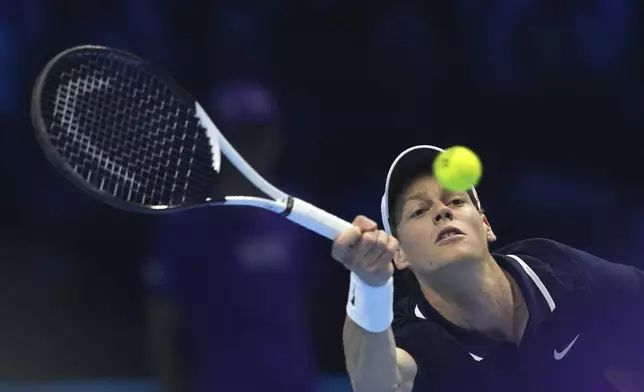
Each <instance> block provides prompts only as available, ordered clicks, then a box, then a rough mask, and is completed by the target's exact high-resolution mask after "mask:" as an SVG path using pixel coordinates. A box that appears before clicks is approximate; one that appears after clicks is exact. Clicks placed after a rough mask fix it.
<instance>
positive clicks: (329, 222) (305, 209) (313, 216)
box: [286, 197, 352, 241]
mask: <svg viewBox="0 0 644 392" xmlns="http://www.w3.org/2000/svg"><path fill="white" fill-rule="evenodd" d="M286 217H287V218H288V219H289V220H291V221H292V222H295V223H297V224H298V225H300V226H303V227H306V228H307V229H309V230H311V231H314V232H316V233H318V234H320V235H321V236H324V237H326V238H328V239H330V240H331V241H334V240H335V239H336V238H337V237H338V236H339V235H340V234H341V233H342V232H343V231H344V230H346V229H348V228H351V227H352V225H351V223H349V222H347V221H345V220H343V219H340V218H338V217H337V216H335V215H332V214H329V213H328V212H326V211H324V210H322V209H320V208H318V207H316V206H314V205H313V204H310V203H307V202H305V201H304V200H301V199H298V198H296V197H293V207H292V209H291V213H290V214H289V215H287V216H286Z"/></svg>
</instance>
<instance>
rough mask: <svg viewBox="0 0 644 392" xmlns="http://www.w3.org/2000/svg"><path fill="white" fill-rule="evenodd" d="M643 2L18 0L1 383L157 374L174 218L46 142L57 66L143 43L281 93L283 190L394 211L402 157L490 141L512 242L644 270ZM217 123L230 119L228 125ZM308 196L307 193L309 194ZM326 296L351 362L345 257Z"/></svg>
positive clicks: (343, 205) (491, 182)
mask: <svg viewBox="0 0 644 392" xmlns="http://www.w3.org/2000/svg"><path fill="white" fill-rule="evenodd" d="M643 10H644V9H643V6H642V3H640V2H636V1H634V0H593V1H586V2H580V1H577V2H575V1H568V2H554V1H546V0H520V1H516V0H514V1H510V0H503V1H493V2H486V3H480V2H475V1H471V0H455V1H443V0H440V1H433V2H420V1H384V0H383V1H376V2H367V1H344V2H340V1H334V0H311V1H294V0H282V1H279V0H272V1H268V0H265V1H260V0H255V1H252V0H248V1H198V0H182V1H174V0H156V1H153V0H122V1H117V0H109V1H108V0H102V1H98V0H74V1H70V0H67V1H60V0H24V1H13V2H3V3H2V5H0V51H1V56H0V86H1V88H0V123H1V132H0V183H1V184H2V203H0V209H1V211H2V219H1V220H0V233H1V237H0V268H1V271H0V314H2V320H3V321H2V322H0V347H1V348H2V349H1V350H0V378H3V379H7V378H10V379H41V378H65V379H69V378H86V377H121V376H122V377H145V376H148V375H149V371H148V369H147V366H146V363H145V360H144V355H143V350H142V348H141V342H142V341H143V339H144V329H143V322H142V319H143V310H142V306H143V298H144V289H143V287H142V283H141V280H142V279H141V270H142V263H143V261H144V259H145V252H146V249H147V248H146V247H147V246H148V245H149V239H150V233H151V232H152V231H153V228H154V225H156V224H157V220H155V219H153V218H150V217H147V216H137V215H132V214H127V213H123V212H120V211H116V210H114V209H112V208H109V207H106V206H104V205H101V204H98V203H97V202H94V201H93V200H90V199H89V198H88V197H86V196H85V195H83V194H81V193H80V192H78V191H77V190H76V189H75V188H73V187H72V186H71V185H69V184H68V183H67V182H65V181H64V180H63V179H62V178H61V177H60V176H59V175H58V174H57V173H55V172H54V170H53V169H52V168H51V167H50V166H49V165H48V163H47V162H46V161H45V160H44V158H43V157H42V156H41V154H40V151H39V150H38V147H37V145H36V144H35V140H34V138H33V131H32V128H31V125H30V119H29V100H30V93H31V88H32V85H33V81H34V79H35V77H36V76H37V73H38V72H39V70H40V69H41V67H42V66H43V65H44V63H45V62H46V61H47V60H48V59H49V58H51V57H52V56H53V55H55V54H56V53H58V52H59V51H61V50H63V49H66V48H68V47H70V46H74V45H79V44H87V43H92V44H104V45H110V46H115V47H118V48H121V49H125V50H129V51H132V52H134V53H136V54H138V55H140V56H142V57H144V58H147V59H149V60H150V61H152V62H154V63H156V64H158V65H160V66H161V67H163V68H165V69H167V70H168V71H169V72H170V73H171V74H173V75H174V76H175V77H176V78H177V79H178V81H179V82H180V83H181V84H182V85H183V86H184V87H185V88H186V89H187V90H188V91H190V92H191V93H192V94H193V95H195V97H197V99H198V100H199V101H202V102H208V100H209V99H210V97H211V95H212V92H213V89H214V88H215V87H216V86H217V85H219V84H221V83H224V82H225V81H227V80H230V79H231V78H245V79H252V80H256V81H259V82H261V83H263V84H264V85H266V86H267V87H268V88H270V89H271V91H272V92H273V94H274V95H275V97H276V100H277V102H278V103H279V106H280V121H281V125H282V129H283V130H284V132H285V141H286V148H285V149H284V151H283V153H282V155H281V156H280V163H281V165H280V170H279V171H278V173H276V174H275V175H274V176H272V177H271V178H270V180H271V181H272V182H274V183H275V184H276V185H278V186H282V185H283V186H285V187H287V184H289V185H290V184H296V185H297V186H296V188H297V189H298V191H300V192H303V193H304V194H305V195H306V198H307V200H308V201H310V202H313V203H314V204H317V205H320V206H321V207H323V208H325V209H327V210H329V211H332V212H334V213H337V214H338V215H340V216H342V217H343V218H345V219H348V220H350V219H352V218H353V217H354V216H355V215H356V214H366V215H368V216H370V217H372V218H373V219H375V220H378V219H379V210H378V205H379V201H380V195H381V192H382V189H383V187H384V177H385V175H386V172H387V169H388V166H389V164H390V162H391V161H392V160H393V158H395V156H396V155H397V154H398V153H399V152H400V151H402V150H403V149H404V148H406V147H408V146H411V145H413V144H417V143H423V144H437V145H440V146H443V147H447V146H450V145H455V144H465V145H467V146H469V147H471V148H473V149H474V150H475V151H477V152H478V153H479V154H480V157H481V159H482V161H483V163H484V176H483V180H482V183H481V185H480V193H481V197H482V201H483V205H484V207H485V208H486V210H487V211H488V215H489V219H490V221H491V223H492V225H493V228H494V229H495V230H496V233H497V235H498V237H499V242H500V244H505V243H508V242H511V241H513V240H517V239H521V238H526V237H532V236H545V237H549V238H553V239H556V240H558V241H561V242H564V243H567V244H569V245H572V246H576V247H580V248H582V249H584V250H588V251H591V252H594V253H595V254H597V255H599V256H602V257H605V258H608V259H610V260H613V261H616V262H621V263H627V264H635V265H640V266H643V265H644V261H642V260H641V255H642V254H643V252H642V250H643V248H644V245H642V244H643V243H644V242H643V241H642V240H641V238H642V237H643V236H644V206H643V205H642V201H643V198H642V191H643V190H644V181H642V167H643V165H644V154H642V152H641V145H642V143H641V141H640V134H641V129H642V126H643V125H644V110H643V108H644V72H643V69H644V50H643V49H642V48H644V30H643V28H642V26H644V24H643V23H642V22H643ZM215 121H217V120H216V119H215ZM298 195H299V194H298ZM306 235H308V236H310V239H311V241H313V243H314V245H312V246H311V248H310V255H309V257H310V258H311V259H312V260H313V259H315V260H322V261H321V262H322V263H324V265H325V266H326V267H325V268H326V273H324V274H321V275H320V281H319V282H317V283H318V284H319V287H318V288H317V289H316V291H315V294H314V295H312V296H311V298H310V301H311V305H310V306H309V307H308V308H307V309H309V312H310V322H309V325H310V331H309V333H310V336H311V338H312V339H313V343H314V346H315V355H316V358H317V367H318V371H319V372H320V373H333V372H340V373H341V372H343V371H344V365H343V357H342V346H341V329H342V320H343V317H344V301H345V299H346V280H347V274H346V272H345V271H344V270H343V269H342V268H341V267H339V266H338V265H336V264H335V263H334V262H333V261H332V260H331V258H330V256H329V255H330V247H329V246H330V243H329V242H328V241H326V240H325V239H323V238H318V237H317V236H315V235H314V234H312V233H307V234H306Z"/></svg>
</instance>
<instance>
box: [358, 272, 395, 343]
mask: <svg viewBox="0 0 644 392" xmlns="http://www.w3.org/2000/svg"><path fill="white" fill-rule="evenodd" d="M393 299H394V283H393V276H392V277H390V278H389V279H388V280H387V281H386V283H385V284H384V285H381V286H371V285H368V284H367V283H365V282H364V281H363V280H362V279H361V278H360V277H359V276H358V274H356V273H355V272H351V275H350V278H349V298H348V300H347V307H346V310H347V316H349V318H350V319H351V320H353V322H355V323H356V324H357V325H359V326H360V327H361V328H363V329H365V330H367V331H369V332H383V331H385V330H387V329H388V328H389V327H390V326H391V322H392V321H393V318H394V314H393Z"/></svg>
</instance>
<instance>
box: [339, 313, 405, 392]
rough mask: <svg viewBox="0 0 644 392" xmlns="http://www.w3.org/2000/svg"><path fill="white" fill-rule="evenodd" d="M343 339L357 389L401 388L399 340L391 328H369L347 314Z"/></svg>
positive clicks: (388, 390)
mask: <svg viewBox="0 0 644 392" xmlns="http://www.w3.org/2000/svg"><path fill="white" fill-rule="evenodd" d="M343 342H344V355H345V358H346V363H347V371H348V373H349V377H350V378H351V385H352V386H353V389H354V391H355V392H363V391H364V392H380V391H382V392H392V391H398V390H399V385H400V376H399V374H398V366H397V361H396V344H395V341H394V336H393V333H392V331H391V328H389V329H387V330H385V331H384V332H377V333H374V332H368V331H366V330H364V329H362V328H361V327H360V326H358V325H357V324H356V323H355V322H353V321H352V320H351V319H350V318H349V317H347V318H346V320H345V322H344V331H343Z"/></svg>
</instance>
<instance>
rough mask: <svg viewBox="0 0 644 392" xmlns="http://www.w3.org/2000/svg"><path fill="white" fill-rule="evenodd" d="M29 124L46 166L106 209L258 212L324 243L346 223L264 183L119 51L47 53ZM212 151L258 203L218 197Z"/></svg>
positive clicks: (185, 104) (186, 100) (209, 124)
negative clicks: (245, 183)
mask: <svg viewBox="0 0 644 392" xmlns="http://www.w3.org/2000/svg"><path fill="white" fill-rule="evenodd" d="M31 118H32V122H33V126H34V129H35V131H36V137H37V140H38V142H39V144H40V146H41V148H42V150H43V151H44V153H45V155H46V156H47V158H48V159H49V161H50V162H51V163H52V164H53V165H54V166H55V167H56V168H58V169H59V170H60V171H61V172H62V173H63V174H64V175H65V176H66V177H67V178H68V179H69V180H71V181H72V182H73V183H74V184H75V185H76V186H78V187H79V188H80V189H82V190H84V191H86V192H89V194H90V195H92V196H93V197H95V198H97V199H99V200H101V201H103V202H105V203H107V204H110V205H112V206H114V207H116V208H119V209H123V210H128V211H132V212H137V213H152V214H160V213H173V212H180V211H185V210H187V209H192V208H196V207H204V206H249V207H256V208H263V209H266V210H269V211H273V212H275V213H277V214H280V215H282V216H284V217H286V218H287V219H289V220H291V221H293V222H295V223H297V224H299V225H301V226H303V227H305V228H307V229H309V230H312V231H314V232H316V233H318V234H320V235H322V236H324V237H327V238H329V239H331V240H334V239H335V238H336V237H337V236H338V235H339V234H340V233H341V232H342V231H343V230H345V229H347V228H349V227H351V224H350V223H348V222H346V221H344V220H342V219H340V218H338V217H336V216H334V215H332V214H329V213H328V212H326V211H323V210H322V209H320V208H318V207H316V206H314V205H312V204H310V203H307V202H305V201H303V200H300V199H298V198H296V197H293V196H290V195H288V194H286V193H284V192H282V191H281V190H280V189H278V188H276V187H275V186H273V185H272V184H271V183H269V182H268V181H267V180H265V179H264V178H263V177H262V176H261V175H259V173H257V171H255V170H254V169H253V168H252V167H251V166H250V165H249V164H248V163H247V162H246V161H245V160H244V158H243V157H242V156H241V155H240V154H239V153H238V152H237V151H236V150H235V148H234V147H233V146H232V145H231V144H230V143H229V142H228V141H227V140H226V138H225V137H224V136H223V135H222V133H221V132H220V131H219V129H218V128H217V126H216V125H215V124H214V123H213V121H212V120H211V119H210V118H209V117H208V115H207V114H206V112H205V111H204V109H203V108H202V107H201V105H199V103H198V102H197V101H196V100H195V99H194V98H192V97H191V96H190V95H189V94H188V93H187V92H186V91H185V90H183V88H181V86H179V85H178V84H177V83H176V81H175V80H173V79H172V78H171V77H170V76H169V75H167V74H165V73H163V72H160V71H159V70H157V69H155V68H154V67H153V66H152V65H151V64H150V63H149V62H147V61H145V60H143V59H141V58H139V57H137V56H135V55H133V54H130V53H127V52H124V51H122V50H118V49H113V48H109V47H104V46H93V45H84V46H78V47H74V48H70V49H67V50H65V51H63V52H61V53H59V54H58V55H56V56H55V57H54V58H52V59H51V60H50V61H49V62H48V63H47V64H46V66H45V67H44V68H43V70H42V71H41V73H40V74H39V76H38V78H37V80H36V83H35V86H34V89H33V95H32V102H31ZM222 154H223V155H224V156H225V158H227V159H228V160H229V161H230V163H232V165H233V166H234V167H235V168H236V169H237V170H238V171H239V172H240V173H241V174H242V175H243V176H244V177H245V178H246V179H248V181H250V182H251V183H252V184H253V185H254V186H255V187H256V188H258V189H259V190H261V192H262V193H263V194H264V195H266V196H267V198H261V197H251V196H221V195H226V190H225V189H219V188H220V187H218V181H217V180H218V175H219V174H220V171H221V163H222V157H221V156H222ZM231 169H232V167H231ZM217 195H219V196H217Z"/></svg>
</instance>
